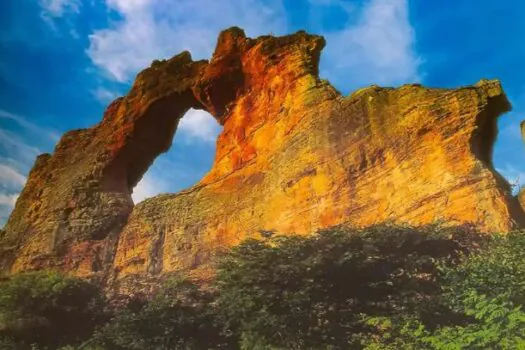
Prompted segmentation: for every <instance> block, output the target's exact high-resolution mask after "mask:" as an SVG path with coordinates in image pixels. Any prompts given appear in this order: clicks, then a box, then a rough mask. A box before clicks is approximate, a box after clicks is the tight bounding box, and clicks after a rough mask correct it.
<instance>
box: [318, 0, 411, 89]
mask: <svg viewBox="0 0 525 350" xmlns="http://www.w3.org/2000/svg"><path fill="white" fill-rule="evenodd" d="M336 2H339V3H341V8H343V9H345V8H346V9H347V10H348V11H350V8H348V7H347V6H346V4H344V1H342V0H339V1H336V0H333V1H330V2H329V3H330V4H331V5H333V4H334V3H336ZM354 10H355V8H354V7H352V8H351V11H352V13H351V14H350V15H351V20H349V22H348V24H347V25H346V26H345V27H344V28H343V29H341V30H337V31H328V32H325V33H323V34H324V35H325V37H326V40H327V46H326V49H325V52H324V53H323V57H322V63H323V65H322V70H321V73H322V75H324V76H326V77H327V78H328V79H329V80H330V81H332V82H333V83H335V84H336V85H339V86H344V87H345V88H356V87H361V86H366V85H370V84H379V85H398V84H402V83H407V82H417V81H419V80H420V73H419V72H418V68H419V65H420V62H421V59H420V57H419V56H418V55H417V53H416V51H415V48H414V45H415V40H416V37H415V31H414V29H413V28H412V26H411V24H410V21H409V11H408V1H407V0H370V1H368V2H366V3H365V4H364V5H363V7H362V8H361V9H360V11H359V12H357V13H356V12H355V11H354ZM355 16H357V18H356V17H355Z"/></svg>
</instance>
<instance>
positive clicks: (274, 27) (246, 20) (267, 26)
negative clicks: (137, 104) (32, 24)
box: [87, 0, 286, 82]
mask: <svg viewBox="0 0 525 350" xmlns="http://www.w3.org/2000/svg"><path fill="white" fill-rule="evenodd" d="M106 6H107V7H108V8H109V9H110V10H113V11H116V12H117V13H119V14H120V16H121V17H122V19H121V20H120V21H117V22H116V23H113V24H112V26H111V27H110V28H106V29H101V30H97V31H95V32H94V33H93V34H91V35H90V36H89V40H90V46H89V49H88V51H87V53H88V55H89V57H90V58H91V60H92V62H93V63H94V64H95V65H96V66H98V67H99V68H101V69H102V70H103V71H105V72H106V73H109V76H110V77H111V78H113V79H114V80H117V81H120V82H128V81H129V80H130V79H131V78H132V77H133V76H134V75H135V74H136V73H137V72H138V71H139V70H141V69H143V68H144V67H146V66H148V65H149V64H150V63H151V61H152V60H154V59H162V58H169V57H171V56H173V55H175V54H177V53H179V52H181V51H183V50H189V51H190V52H191V53H192V56H193V58H194V59H202V58H209V57H210V56H211V54H212V51H213V49H214V47H215V43H216V40H217V35H218V33H219V31H220V30H222V29H225V28H227V27H230V26H233V25H237V26H240V27H242V28H243V29H245V31H246V33H247V35H249V36H256V35H260V34H267V33H269V32H273V33H283V32H284V31H285V29H286V14H285V12H284V6H283V4H282V2H281V0H268V1H264V2H263V1H260V0H243V1H238V0H222V1H216V0H178V1H172V0H106Z"/></svg>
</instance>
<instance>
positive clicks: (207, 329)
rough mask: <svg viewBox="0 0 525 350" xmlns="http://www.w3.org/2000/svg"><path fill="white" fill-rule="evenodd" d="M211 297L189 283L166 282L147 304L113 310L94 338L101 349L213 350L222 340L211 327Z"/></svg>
mask: <svg viewBox="0 0 525 350" xmlns="http://www.w3.org/2000/svg"><path fill="white" fill-rule="evenodd" d="M212 301H213V296H212V295H211V294H210V293H207V292H203V291H201V290H200V289H199V288H198V287H197V286H196V285H194V284H192V283H191V282H189V281H185V280H180V279H171V280H168V281H167V282H166V283H165V284H164V286H163V287H162V288H161V290H160V291H159V292H158V293H157V294H156V295H155V296H154V298H153V299H152V300H151V301H145V300H135V301H133V302H131V303H130V304H129V305H128V306H127V307H126V308H125V309H123V310H121V311H117V313H116V314H115V316H114V317H113V318H112V319H111V321H110V322H109V323H108V324H107V325H105V326H104V327H103V328H102V329H101V330H100V331H99V332H98V333H97V335H96V336H95V338H94V341H93V343H97V344H100V345H101V346H102V347H103V348H104V349H129V350H132V349H137V350H138V349H140V350H147V349H152V350H153V349H217V348H220V347H223V346H225V344H226V343H225V338H223V337H222V336H221V334H220V329H219V328H218V327H217V326H216V324H215V313H214V307H213V305H212Z"/></svg>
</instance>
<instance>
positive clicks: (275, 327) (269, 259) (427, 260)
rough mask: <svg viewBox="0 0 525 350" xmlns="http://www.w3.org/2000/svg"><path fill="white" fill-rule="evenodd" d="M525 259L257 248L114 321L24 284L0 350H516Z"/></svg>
mask: <svg viewBox="0 0 525 350" xmlns="http://www.w3.org/2000/svg"><path fill="white" fill-rule="evenodd" d="M524 246H525V235H524V234H523V233H519V232H518V233H512V234H509V235H506V236H501V235H494V236H484V238H480V237H479V236H477V235H475V234H473V233H472V232H470V231H468V230H464V229H459V228H449V229H443V228H439V227H434V226H429V227H423V228H418V229H412V228H406V227H397V226H377V227H371V228H367V229H343V228H333V229H330V230H325V231H321V232H318V233H316V234H315V235H312V236H308V237H300V236H286V237H285V236H274V237H269V238H264V239H261V240H254V239H252V240H247V241H245V242H244V243H243V244H241V245H239V246H238V247H236V248H234V249H232V250H231V251H229V252H226V253H224V254H223V256H222V257H221V258H220V259H219V264H218V266H217V277H216V279H215V281H214V282H213V284H212V285H208V286H207V288H199V287H197V286H196V285H194V284H192V283H190V282H188V281H185V280H182V279H170V280H168V281H166V283H165V284H164V285H163V287H162V288H161V289H160V290H159V291H158V292H157V294H156V295H155V296H154V297H153V298H152V299H149V300H142V299H134V300H131V301H130V302H129V303H128V304H127V306H126V307H120V308H118V309H116V310H113V311H112V312H111V314H110V315H109V316H108V315H107V312H106V311H104V310H106V309H108V308H107V305H105V304H104V299H103V298H102V297H101V296H100V295H101V292H100V291H99V290H97V288H96V287H95V286H94V285H92V284H90V283H88V282H85V281H82V280H78V279H74V278H71V277H64V276H61V275H59V274H57V273H52V272H39V273H29V274H21V275H17V276H13V277H11V278H8V279H5V280H4V281H3V282H1V283H0V320H1V321H0V332H1V333H0V349H4V348H5V349H26V348H27V349H56V348H59V347H60V346H66V344H69V346H68V347H64V348H62V349H64V350H65V349H69V350H73V349H85V350H88V349H91V350H95V349H115V350H128V349H129V350H135V349H137V350H138V349H217V348H227V349H273V350H277V349H369V350H371V349H392V350H393V349H439V350H440V349H447V350H448V349H520V348H525V310H523V308H524V303H525V264H523V262H524V261H525V249H523V247H524ZM107 316H108V317H107ZM31 344H33V345H31ZM31 346H32V347H31Z"/></svg>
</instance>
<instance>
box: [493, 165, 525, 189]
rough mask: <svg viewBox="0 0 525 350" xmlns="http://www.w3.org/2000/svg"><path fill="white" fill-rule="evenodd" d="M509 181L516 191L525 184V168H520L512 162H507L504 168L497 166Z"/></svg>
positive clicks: (498, 170)
mask: <svg viewBox="0 0 525 350" xmlns="http://www.w3.org/2000/svg"><path fill="white" fill-rule="evenodd" d="M496 171H497V172H499V173H500V174H501V175H503V177H504V178H505V179H507V181H508V182H509V183H510V184H511V185H512V186H513V189H514V192H517V191H518V189H519V188H520V187H522V186H525V169H518V168H516V167H515V166H513V165H511V164H508V163H507V164H505V166H504V167H502V168H496Z"/></svg>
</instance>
